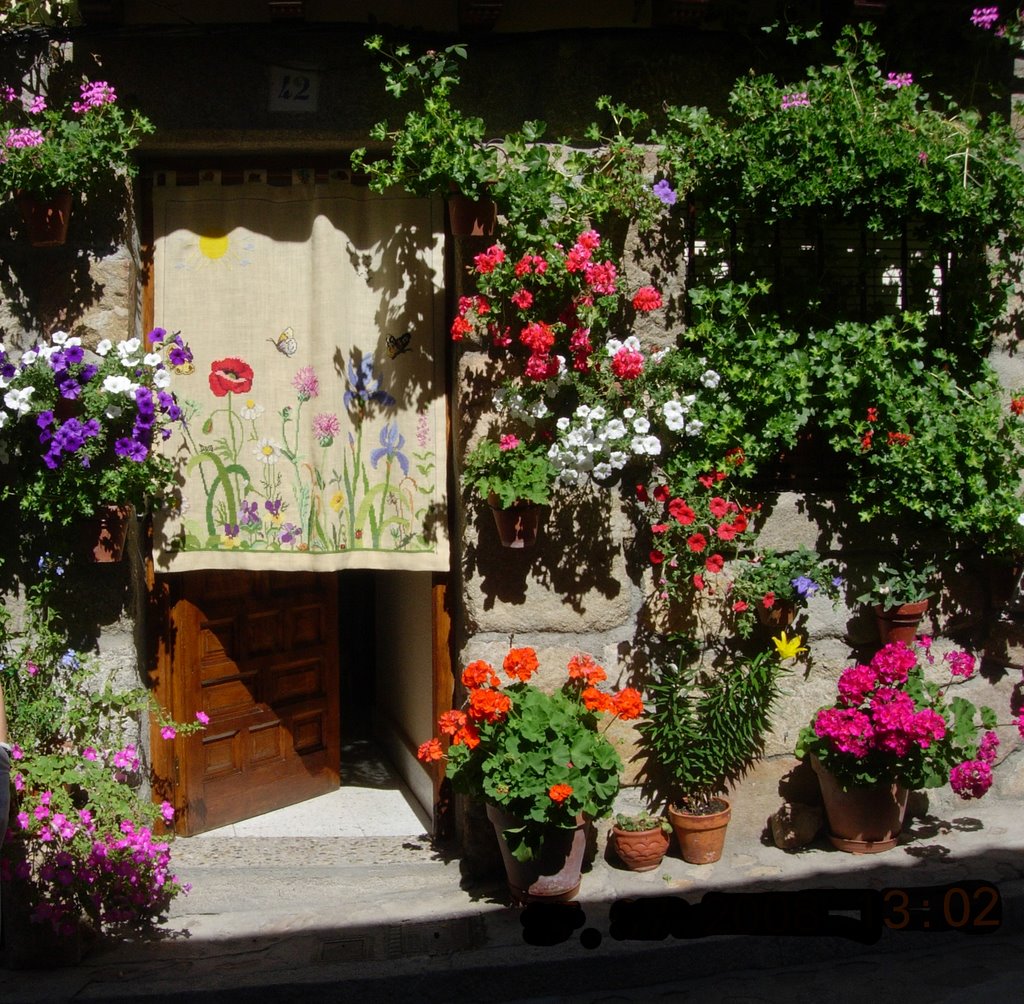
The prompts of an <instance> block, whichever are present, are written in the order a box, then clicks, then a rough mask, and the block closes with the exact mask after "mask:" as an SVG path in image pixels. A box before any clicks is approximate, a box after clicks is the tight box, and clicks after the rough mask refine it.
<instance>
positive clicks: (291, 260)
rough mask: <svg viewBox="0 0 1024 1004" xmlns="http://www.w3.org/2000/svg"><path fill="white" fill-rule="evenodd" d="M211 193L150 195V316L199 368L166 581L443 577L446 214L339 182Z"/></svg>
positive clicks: (325, 179)
mask: <svg viewBox="0 0 1024 1004" xmlns="http://www.w3.org/2000/svg"><path fill="white" fill-rule="evenodd" d="M201 179H202V180H200V182H199V183H198V184H191V185H184V184H178V183H176V182H177V179H176V178H175V176H174V175H173V174H172V173H170V172H165V173H161V174H158V175H157V177H156V179H155V181H154V188H153V211H154V238H155V252H154V277H153V287H154V316H155V320H156V324H158V325H159V326H160V327H163V328H165V329H166V330H167V331H168V332H175V331H180V332H181V335H182V337H183V339H184V340H185V342H186V343H187V344H188V345H189V347H190V348H191V351H192V353H193V356H194V359H193V361H192V362H191V363H185V364H184V365H179V366H178V367H177V368H176V370H175V373H174V376H173V379H172V385H171V386H172V389H173V390H174V392H175V393H176V395H177V397H178V400H179V403H180V404H181V405H182V408H183V410H184V412H185V415H186V419H187V431H186V432H185V433H184V434H183V435H181V436H179V435H175V437H174V438H173V439H171V440H169V441H168V443H167V444H165V446H166V448H168V449H169V450H171V451H173V455H174V457H175V459H176V462H177V463H178V466H179V472H180V477H181V480H182V482H183V483H182V505H181V508H180V511H178V512H174V513H168V514H162V518H161V519H160V520H158V521H157V533H156V545H157V548H156V549H157V567H158V568H159V569H160V570H165V571H188V570H192V569H198V568H245V569H280V570H294V569H311V570H317V571H327V570H330V569H336V568H349V567H351V568H355V567H362V568H401V569H413V570H442V569H446V568H447V567H448V541H447V533H446V529H447V516H446V508H445V495H444V491H445V470H446V458H445V402H444V386H445V383H444V369H443V363H444V353H443V344H444V342H443V338H444V335H443V327H444V326H443V299H442V296H441V284H442V272H443V256H442V238H441V233H442V230H441V226H440V220H439V217H438V215H437V213H436V207H435V206H433V205H432V204H431V203H430V202H428V201H426V200H422V199H414V198H410V197H407V196H404V195H396V196H394V197H382V196H379V195H375V194H373V193H370V192H369V191H367V190H366V189H365V188H360V187H357V186H354V185H351V184H349V183H348V182H347V181H346V180H345V178H344V173H343V172H332V173H330V174H323V175H320V176H317V175H315V174H314V173H313V172H301V171H297V172H292V173H291V177H290V179H287V180H289V181H290V183H289V184H284V185H280V184H268V183H267V177H266V174H265V173H263V172H247V173H246V174H245V175H244V180H243V181H242V182H241V183H240V184H231V185H227V184H221V179H220V177H219V176H218V174H217V173H215V172H206V173H204V174H203V175H202V176H201Z"/></svg>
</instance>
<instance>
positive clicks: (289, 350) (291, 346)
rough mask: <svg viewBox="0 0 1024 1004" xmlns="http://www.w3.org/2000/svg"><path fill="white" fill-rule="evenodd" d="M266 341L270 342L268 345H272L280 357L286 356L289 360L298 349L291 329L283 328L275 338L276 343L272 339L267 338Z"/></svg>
mask: <svg viewBox="0 0 1024 1004" xmlns="http://www.w3.org/2000/svg"><path fill="white" fill-rule="evenodd" d="M267 341H268V342H270V344H271V345H273V346H274V348H275V349H277V351H278V352H280V353H281V355H283V356H288V357H289V358H291V357H292V356H293V355H295V353H296V351H297V350H298V347H299V343H298V342H297V341H296V340H295V332H294V331H292V329H291V328H285V329H284V331H282V332H281V334H279V335H278V336H277V341H275V340H274V339H273V338H268V339H267Z"/></svg>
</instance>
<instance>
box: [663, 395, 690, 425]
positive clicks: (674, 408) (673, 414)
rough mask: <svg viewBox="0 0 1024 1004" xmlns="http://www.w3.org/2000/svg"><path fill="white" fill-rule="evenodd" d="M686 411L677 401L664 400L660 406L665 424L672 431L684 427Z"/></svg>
mask: <svg viewBox="0 0 1024 1004" xmlns="http://www.w3.org/2000/svg"><path fill="white" fill-rule="evenodd" d="M686 411H687V409H685V408H684V407H683V406H682V405H681V404H680V403H679V402H678V401H666V402H665V403H664V404H663V405H662V406H661V413H662V415H663V416H664V417H665V424H666V425H667V426H668V427H669V429H671V430H672V431H673V432H681V431H682V430H683V429H684V428H685V427H686Z"/></svg>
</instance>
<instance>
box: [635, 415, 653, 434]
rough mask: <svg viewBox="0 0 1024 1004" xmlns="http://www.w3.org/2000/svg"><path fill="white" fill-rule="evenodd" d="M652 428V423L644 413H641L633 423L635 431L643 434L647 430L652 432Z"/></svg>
mask: <svg viewBox="0 0 1024 1004" xmlns="http://www.w3.org/2000/svg"><path fill="white" fill-rule="evenodd" d="M650 430H651V423H650V422H649V421H648V420H647V419H646V418H645V417H644V416H643V415H641V416H640V417H639V418H638V419H637V420H636V421H635V422H634V423H633V431H634V432H636V433H639V434H640V435H641V436H642V435H644V434H645V433H647V432H650Z"/></svg>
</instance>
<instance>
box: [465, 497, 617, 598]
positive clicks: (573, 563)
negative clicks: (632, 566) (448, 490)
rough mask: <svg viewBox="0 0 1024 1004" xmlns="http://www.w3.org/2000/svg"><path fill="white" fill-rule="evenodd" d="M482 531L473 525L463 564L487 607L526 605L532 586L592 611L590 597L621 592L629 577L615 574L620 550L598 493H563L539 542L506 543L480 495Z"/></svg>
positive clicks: (547, 515)
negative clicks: (515, 545) (523, 545)
mask: <svg viewBox="0 0 1024 1004" xmlns="http://www.w3.org/2000/svg"><path fill="white" fill-rule="evenodd" d="M471 508H472V509H475V511H476V523H475V528H476V534H475V536H474V533H473V524H472V522H470V523H469V525H468V526H467V532H466V540H465V544H464V546H463V555H462V568H463V575H464V576H465V578H466V579H467V580H477V581H478V583H479V588H480V592H481V594H482V596H483V597H484V609H485V610H491V609H493V608H494V607H495V606H496V605H497V604H520V605H521V604H523V603H525V602H526V598H527V593H528V591H529V590H530V588H531V587H533V588H538V589H542V590H545V591H547V592H549V593H550V594H551V595H552V597H557V601H558V603H559V604H560V605H561V606H563V607H569V608H570V609H572V610H573V611H574V612H575V613H577V614H585V613H586V612H587V597H588V596H593V595H595V594H597V595H600V596H601V597H604V598H606V599H611V598H613V597H615V596H618V595H619V594H620V593H621V591H622V588H623V585H624V583H623V581H622V580H621V579H620V578H618V577H616V575H615V567H616V566H615V558H616V556H617V555H618V553H619V551H620V547H619V545H618V543H617V542H616V541H615V539H614V538H613V535H612V527H611V516H610V511H609V505H608V500H607V499H606V498H602V497H600V496H599V495H597V494H596V493H594V492H587V491H583V490H580V491H574V492H571V493H566V492H563V493H559V494H558V495H557V496H556V497H555V498H554V499H553V500H552V505H551V506H550V507H549V508H546V509H545V510H544V516H543V517H542V520H541V525H540V529H539V531H538V534H537V543H536V546H534V547H532V548H522V549H516V548H506V547H502V545H501V542H500V540H499V538H498V533H497V530H496V528H495V526H494V523H493V520H492V518H491V514H490V510H489V507H488V506H487V504H486V503H485V502H483V501H482V500H476V499H474V500H473V501H472V503H471Z"/></svg>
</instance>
